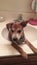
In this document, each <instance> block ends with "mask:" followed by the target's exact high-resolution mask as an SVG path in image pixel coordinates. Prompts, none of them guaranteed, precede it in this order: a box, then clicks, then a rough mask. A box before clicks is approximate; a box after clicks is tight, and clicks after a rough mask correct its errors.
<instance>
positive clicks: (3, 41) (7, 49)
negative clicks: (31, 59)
mask: <svg viewBox="0 0 37 65" xmlns="http://www.w3.org/2000/svg"><path fill="white" fill-rule="evenodd" d="M6 24H7V22H6V23H2V24H0V56H7V55H20V53H19V52H18V51H17V50H16V49H14V48H13V47H12V46H11V42H10V41H9V39H8V30H7V29H6ZM24 32H25V37H26V38H27V39H28V40H29V41H30V42H31V44H32V45H34V47H35V48H37V43H34V42H35V41H36V40H37V29H35V28H33V27H31V26H29V25H27V27H25V28H24ZM21 47H22V48H23V50H24V51H25V52H26V53H27V54H33V53H34V52H33V51H32V50H31V49H30V48H29V47H28V46H27V45H26V44H25V45H22V46H21Z"/></svg>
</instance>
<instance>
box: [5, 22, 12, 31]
mask: <svg viewBox="0 0 37 65" xmlns="http://www.w3.org/2000/svg"><path fill="white" fill-rule="evenodd" d="M12 25H13V23H8V24H6V27H7V29H8V31H9V30H11V27H12Z"/></svg>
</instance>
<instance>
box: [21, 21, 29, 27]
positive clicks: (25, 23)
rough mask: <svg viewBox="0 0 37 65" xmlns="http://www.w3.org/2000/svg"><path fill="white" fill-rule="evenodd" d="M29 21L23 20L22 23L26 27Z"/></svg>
mask: <svg viewBox="0 0 37 65" xmlns="http://www.w3.org/2000/svg"><path fill="white" fill-rule="evenodd" d="M28 22H29V21H22V22H21V23H20V24H21V25H22V27H26V25H27V23H28Z"/></svg>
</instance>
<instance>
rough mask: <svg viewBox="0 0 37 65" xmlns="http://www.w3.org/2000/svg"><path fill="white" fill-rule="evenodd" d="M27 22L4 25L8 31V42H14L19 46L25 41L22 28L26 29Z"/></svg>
mask: <svg viewBox="0 0 37 65" xmlns="http://www.w3.org/2000/svg"><path fill="white" fill-rule="evenodd" d="M27 23H28V21H26V22H25V21H22V22H21V23H19V22H14V23H8V24H7V25H6V27H7V29H8V31H9V40H10V41H12V40H14V41H16V42H17V43H18V44H21V43H22V42H24V41H25V35H24V30H23V28H24V27H26V25H27Z"/></svg>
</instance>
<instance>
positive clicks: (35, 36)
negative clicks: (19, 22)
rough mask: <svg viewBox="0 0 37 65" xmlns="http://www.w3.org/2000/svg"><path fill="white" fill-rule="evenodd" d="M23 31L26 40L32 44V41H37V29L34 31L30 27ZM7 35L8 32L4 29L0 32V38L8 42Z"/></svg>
mask: <svg viewBox="0 0 37 65" xmlns="http://www.w3.org/2000/svg"><path fill="white" fill-rule="evenodd" d="M24 30H25V31H24V33H25V36H26V38H27V39H28V40H29V41H30V42H33V41H35V40H37V29H35V28H33V27H31V26H27V27H25V29H24ZM8 33H9V32H8V30H7V28H4V29H3V30H2V33H1V34H2V36H3V38H4V39H6V40H8V41H9V38H8Z"/></svg>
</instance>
